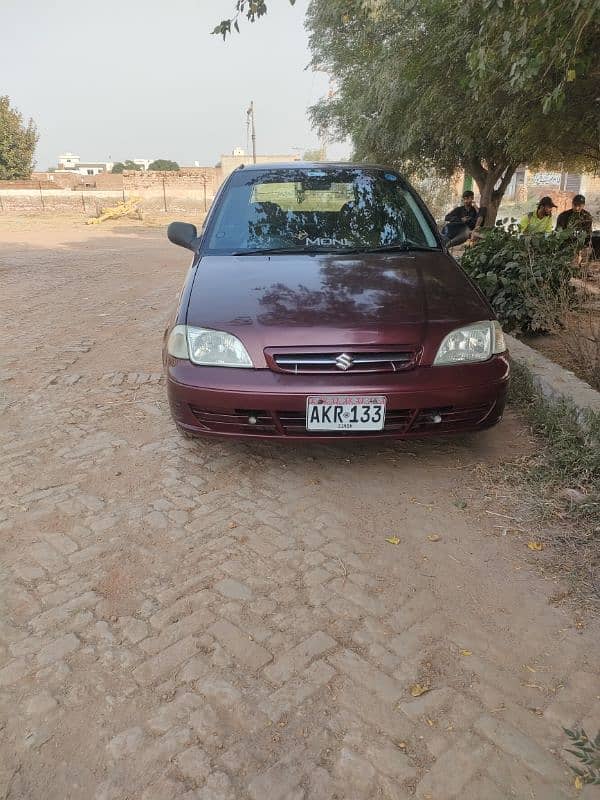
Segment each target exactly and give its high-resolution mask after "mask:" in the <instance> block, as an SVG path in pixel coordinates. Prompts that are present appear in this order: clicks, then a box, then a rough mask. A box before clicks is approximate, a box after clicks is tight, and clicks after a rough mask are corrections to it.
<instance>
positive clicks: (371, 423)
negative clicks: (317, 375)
mask: <svg viewBox="0 0 600 800" xmlns="http://www.w3.org/2000/svg"><path fill="white" fill-rule="evenodd" d="M385 401H386V398H385V397H383V396H377V397H374V396H367V397H364V396H362V395H339V396H337V395H317V396H312V397H307V398H306V430H307V431H381V430H383V425H384V423H385Z"/></svg>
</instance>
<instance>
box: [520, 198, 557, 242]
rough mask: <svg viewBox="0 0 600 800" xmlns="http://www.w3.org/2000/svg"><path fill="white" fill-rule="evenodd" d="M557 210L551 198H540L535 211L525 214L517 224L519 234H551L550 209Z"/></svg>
mask: <svg viewBox="0 0 600 800" xmlns="http://www.w3.org/2000/svg"><path fill="white" fill-rule="evenodd" d="M553 208H557V206H556V205H555V203H554V201H553V200H552V198H551V197H541V198H540V201H539V203H538V204H537V208H536V210H535V211H530V212H529V214H525V216H524V217H523V219H522V220H521V221H520V222H519V228H520V229H521V233H526V234H528V235H531V234H534V233H552V209H553Z"/></svg>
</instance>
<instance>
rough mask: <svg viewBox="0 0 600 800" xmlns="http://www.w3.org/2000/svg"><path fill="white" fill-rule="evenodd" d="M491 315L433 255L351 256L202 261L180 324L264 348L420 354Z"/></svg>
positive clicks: (443, 257)
mask: <svg viewBox="0 0 600 800" xmlns="http://www.w3.org/2000/svg"><path fill="white" fill-rule="evenodd" d="M491 317H492V312H491V310H490V308H489V306H488V304H487V302H486V301H485V300H484V299H483V297H482V296H481V295H480V294H479V293H478V292H477V291H476V290H475V289H474V288H473V286H472V285H471V284H470V282H469V281H468V280H467V278H466V276H465V274H464V273H463V272H462V271H461V270H460V268H459V267H458V266H457V264H456V262H455V261H454V260H453V259H452V258H451V257H450V256H448V255H447V254H446V253H443V252H441V251H439V252H438V251H432V252H414V253H412V252H411V253H408V252H407V253H372V254H365V255H359V256H354V255H353V256H343V257H342V256H336V255H334V254H318V255H304V254H299V255H276V256H260V255H253V256H205V257H203V258H202V259H201V260H200V262H199V263H198V266H197V270H196V276H195V279H194V284H193V288H192V292H191V295H190V300H189V305H188V309H187V324H188V325H194V326H198V327H206V328H213V329H216V330H225V331H228V332H230V333H233V334H234V335H236V336H239V337H240V338H241V339H242V341H243V342H244V344H246V346H247V347H248V349H249V351H250V354H251V356H253V360H254V363H255V364H257V359H258V361H259V362H260V361H262V359H261V358H259V355H262V351H263V349H264V348H265V347H297V346H332V347H335V346H348V345H350V344H354V345H381V346H384V345H398V344H406V345H409V344H410V345H423V344H424V343H425V342H426V340H427V337H428V336H433V338H434V339H435V341H436V342H437V343H439V339H440V335H441V333H440V332H442V331H443V332H447V331H448V330H451V329H452V328H454V327H457V326H458V325H461V324H466V323H468V322H475V321H477V320H480V319H490V318H491Z"/></svg>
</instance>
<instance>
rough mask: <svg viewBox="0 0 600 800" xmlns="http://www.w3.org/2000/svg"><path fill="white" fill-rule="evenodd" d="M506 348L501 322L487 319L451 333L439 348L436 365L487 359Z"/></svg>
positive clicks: (434, 362) (435, 360)
mask: <svg viewBox="0 0 600 800" xmlns="http://www.w3.org/2000/svg"><path fill="white" fill-rule="evenodd" d="M505 350H506V342H505V341H504V333H503V332H502V328H501V326H500V323H499V322H496V321H495V320H493V321H489V320H485V321H483V322H474V323H472V324H471V325H465V326H464V328H457V329H456V330H455V331H452V333H449V334H448V335H447V336H446V337H445V338H444V340H443V342H442V343H441V345H440V346H439V348H438V351H437V355H436V357H435V359H434V361H433V365H434V366H440V365H443V364H465V363H469V362H474V361H487V360H488V358H490V357H491V356H492V355H497V354H498V353H503V352H504V351H505Z"/></svg>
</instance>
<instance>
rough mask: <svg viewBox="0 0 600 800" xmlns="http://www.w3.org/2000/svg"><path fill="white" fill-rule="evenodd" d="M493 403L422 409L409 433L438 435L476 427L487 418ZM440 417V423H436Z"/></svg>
mask: <svg viewBox="0 0 600 800" xmlns="http://www.w3.org/2000/svg"><path fill="white" fill-rule="evenodd" d="M493 407H494V403H483V404H482V405H476V406H464V407H460V406H445V407H442V408H423V409H421V410H420V411H419V413H418V414H417V416H416V418H415V421H414V422H413V424H412V425H411V431H414V432H415V433H416V432H418V431H433V430H436V431H438V433H443V432H444V431H452V430H454V429H455V428H456V429H458V428H462V427H467V426H469V425H477V424H478V423H480V422H483V420H484V419H485V418H486V417H487V416H488V414H489V413H490V412H491V410H492V408H493ZM438 417H441V421H438V419H437V418H438Z"/></svg>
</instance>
